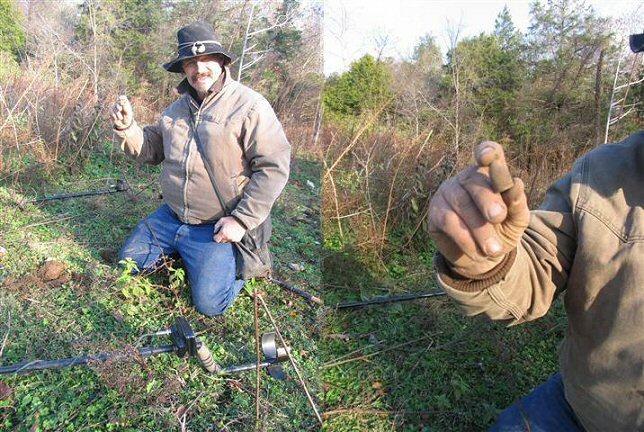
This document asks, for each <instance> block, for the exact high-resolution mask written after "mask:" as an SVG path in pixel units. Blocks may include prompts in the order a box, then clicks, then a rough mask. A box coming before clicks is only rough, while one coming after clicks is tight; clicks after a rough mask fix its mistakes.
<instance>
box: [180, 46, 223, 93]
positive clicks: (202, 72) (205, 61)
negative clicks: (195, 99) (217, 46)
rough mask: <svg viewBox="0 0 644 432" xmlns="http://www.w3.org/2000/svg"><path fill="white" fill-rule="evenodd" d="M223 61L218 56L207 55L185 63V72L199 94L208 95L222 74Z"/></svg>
mask: <svg viewBox="0 0 644 432" xmlns="http://www.w3.org/2000/svg"><path fill="white" fill-rule="evenodd" d="M222 64H223V60H222V59H221V57H220V56H218V55H216V54H206V55H202V56H198V57H193V58H191V59H187V60H184V61H183V64H182V66H183V72H184V73H185V74H186V77H187V78H188V82H189V83H190V85H191V86H192V87H193V88H194V89H195V90H196V91H197V93H199V94H206V92H208V90H209V89H210V87H212V85H213V84H214V83H215V81H217V78H219V75H220V74H221V70H222Z"/></svg>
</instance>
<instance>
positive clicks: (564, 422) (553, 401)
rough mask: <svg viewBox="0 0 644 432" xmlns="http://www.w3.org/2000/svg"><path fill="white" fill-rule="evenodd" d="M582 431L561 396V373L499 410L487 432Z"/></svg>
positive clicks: (562, 393) (575, 417) (563, 397)
mask: <svg viewBox="0 0 644 432" xmlns="http://www.w3.org/2000/svg"><path fill="white" fill-rule="evenodd" d="M524 431H530V432H551V431H553V432H554V431H556V432H584V428H583V427H582V426H581V424H580V423H579V420H578V419H577V416H575V413H574V412H573V411H572V408H571V407H570V405H568V402H567V401H566V398H565V396H564V386H563V381H562V380H561V374H560V373H556V374H554V375H553V376H551V377H550V379H549V380H548V381H546V382H545V383H544V384H541V385H540V386H539V387H537V388H536V389H534V390H533V391H532V393H530V394H529V395H527V396H525V397H524V398H522V399H521V400H519V401H518V402H516V403H515V404H514V405H512V406H511V407H509V408H507V409H506V410H505V411H503V412H502V413H501V416H500V417H499V419H498V421H497V422H496V424H495V425H494V426H492V428H491V429H490V432H524Z"/></svg>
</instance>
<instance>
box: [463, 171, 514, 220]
mask: <svg viewBox="0 0 644 432" xmlns="http://www.w3.org/2000/svg"><path fill="white" fill-rule="evenodd" d="M486 171H487V169H486V168H479V167H475V166H472V167H470V168H468V169H466V170H465V171H463V172H461V173H460V174H459V175H458V176H457V180H458V183H459V184H460V186H462V187H463V189H465V190H466V191H467V193H468V194H469V196H470V198H471V199H472V200H473V201H474V203H475V204H476V207H477V208H478V210H479V211H480V212H481V214H482V215H483V216H484V217H485V218H486V219H487V221H489V222H491V223H501V222H503V221H504V220H505V217H506V216H507V209H506V205H505V202H504V201H503V198H502V197H501V195H499V194H497V193H495V192H494V191H493V190H492V184H491V183H490V178H489V177H488V175H487V173H486Z"/></svg>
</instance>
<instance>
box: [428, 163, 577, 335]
mask: <svg viewBox="0 0 644 432" xmlns="http://www.w3.org/2000/svg"><path fill="white" fill-rule="evenodd" d="M582 165H583V164H582V163H578V164H576V165H575V167H574V168H573V171H572V172H571V173H569V174H568V175H567V176H566V177H564V178H563V179H561V180H559V181H558V182H556V183H555V184H553V185H552V186H551V187H550V189H549V190H548V192H547V194H546V198H545V200H544V203H543V204H542V205H541V207H540V208H539V209H538V210H533V211H532V212H531V217H530V225H529V226H528V228H527V230H526V231H525V233H524V234H523V237H522V239H521V241H520V243H519V245H518V246H517V249H516V251H514V252H513V253H511V254H509V256H508V259H507V260H505V261H504V262H503V263H501V264H500V265H499V267H498V268H497V269H493V270H492V271H491V272H490V273H489V274H487V275H484V277H483V278H482V279H481V280H478V281H472V280H465V279H462V278H459V277H458V276H457V275H455V274H454V273H452V272H451V271H450V269H449V267H448V265H447V264H446V263H445V261H444V259H442V257H440V256H438V257H437V259H436V261H435V262H436V268H437V274H438V282H439V284H440V285H441V286H442V287H443V289H444V290H445V291H446V292H447V294H448V295H449V296H451V297H452V298H453V299H454V300H455V301H456V302H457V303H458V304H459V305H460V306H461V307H462V308H463V309H464V311H465V313H466V314H467V315H478V314H484V315H486V316H487V317H489V318H490V319H493V320H499V321H504V322H507V323H508V324H510V325H513V324H519V323H522V322H525V321H530V320H533V319H536V318H539V317H541V316H543V315H545V313H546V312H547V311H548V309H549V308H550V305H551V304H552V301H553V299H554V298H555V296H556V295H557V294H558V293H559V292H561V291H562V290H564V289H565V288H566V282H567V279H568V272H569V269H570V266H571V264H572V260H573V259H574V254H575V249H576V245H577V236H576V226H575V224H574V218H573V209H574V205H575V202H576V200H577V196H578V195H579V187H580V177H581V171H582V169H581V166H582Z"/></svg>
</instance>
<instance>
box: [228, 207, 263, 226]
mask: <svg viewBox="0 0 644 432" xmlns="http://www.w3.org/2000/svg"><path fill="white" fill-rule="evenodd" d="M230 215H231V216H232V217H234V218H235V219H236V220H237V222H239V223H240V224H241V225H242V226H243V227H244V228H246V230H247V231H248V230H252V229H253V228H255V227H257V226H258V225H259V224H258V223H256V221H257V220H256V218H254V217H250V216H248V215H245V214H243V213H241V212H240V211H237V209H235V210H233V211H232V212H230Z"/></svg>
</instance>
